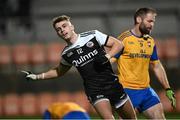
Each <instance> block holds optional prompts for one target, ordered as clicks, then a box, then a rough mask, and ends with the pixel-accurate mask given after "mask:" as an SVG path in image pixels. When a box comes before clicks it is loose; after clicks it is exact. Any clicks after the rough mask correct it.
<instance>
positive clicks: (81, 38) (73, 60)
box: [26, 15, 136, 119]
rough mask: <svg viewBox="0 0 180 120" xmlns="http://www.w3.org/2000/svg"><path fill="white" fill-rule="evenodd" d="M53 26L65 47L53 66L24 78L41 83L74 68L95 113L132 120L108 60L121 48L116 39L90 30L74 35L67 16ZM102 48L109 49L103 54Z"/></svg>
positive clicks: (128, 106)
mask: <svg viewBox="0 0 180 120" xmlns="http://www.w3.org/2000/svg"><path fill="white" fill-rule="evenodd" d="M53 27H54V29H55V30H56V32H57V34H58V35H59V37H61V38H62V39H64V40H65V41H66V43H67V46H66V47H65V48H64V50H63V51H62V54H61V56H62V57H61V60H60V63H59V65H58V66H57V67H55V68H53V69H50V70H49V71H47V72H44V73H41V74H32V73H29V72H26V73H27V76H26V78H27V79H32V80H44V79H48V78H54V77H60V76H62V75H64V74H65V73H66V72H67V71H68V70H69V69H70V68H71V67H72V66H75V67H76V68H77V70H78V71H79V73H80V75H81V76H82V78H83V80H84V88H85V93H86V95H87V97H88V99H89V101H90V102H91V104H92V105H93V106H94V108H95V110H96V111H97V113H99V115H100V116H101V117H102V118H104V119H114V116H113V113H112V109H115V110H116V111H117V113H118V114H119V116H121V117H122V118H129V119H135V118H136V115H135V111H134V109H133V107H132V104H131V101H130V99H129V97H128V96H127V94H126V93H125V92H124V90H123V88H122V85H121V84H120V83H119V80H118V77H117V76H116V75H115V74H114V72H113V70H112V67H111V64H110V62H109V59H110V58H111V57H112V56H114V55H115V54H117V53H118V52H119V51H121V50H122V49H123V45H122V42H121V41H119V40H118V39H116V38H114V37H112V36H108V35H106V34H103V33H101V32H99V31H97V30H92V31H88V32H84V33H80V34H77V33H76V32H75V31H74V26H73V25H72V23H71V22H70V17H68V16H66V15H62V16H59V17H57V18H55V19H54V20H53ZM104 46H107V47H109V48H110V50H109V51H108V53H106V52H105V50H104Z"/></svg>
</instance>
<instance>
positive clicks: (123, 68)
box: [115, 31, 158, 89]
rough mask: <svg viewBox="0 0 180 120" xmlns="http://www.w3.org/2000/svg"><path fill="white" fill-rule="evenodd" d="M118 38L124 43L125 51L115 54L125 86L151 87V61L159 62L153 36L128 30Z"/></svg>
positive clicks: (136, 87)
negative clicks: (144, 36)
mask: <svg viewBox="0 0 180 120" xmlns="http://www.w3.org/2000/svg"><path fill="white" fill-rule="evenodd" d="M118 39H119V40H121V41H122V42H123V44H124V50H123V52H121V53H118V54H117V55H116V56H115V58H116V59H117V62H118V71H119V75H118V77H119V80H120V82H121V83H122V85H123V87H124V88H130V89H143V88H147V87H149V86H150V77H149V72H148V69H149V63H150V62H158V56H157V52H156V45H155V42H154V40H153V38H152V37H150V36H146V38H143V37H138V36H136V35H134V34H133V33H132V32H131V31H126V32H124V33H122V34H121V35H120V36H119V37H118Z"/></svg>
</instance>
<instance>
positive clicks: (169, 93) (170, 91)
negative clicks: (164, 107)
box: [166, 88, 176, 108]
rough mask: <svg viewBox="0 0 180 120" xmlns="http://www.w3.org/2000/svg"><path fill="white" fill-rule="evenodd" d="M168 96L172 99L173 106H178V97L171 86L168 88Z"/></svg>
mask: <svg viewBox="0 0 180 120" xmlns="http://www.w3.org/2000/svg"><path fill="white" fill-rule="evenodd" d="M166 96H167V97H168V99H169V100H170V101H171V105H172V107H173V108H176V97H175V94H174V92H173V90H172V89H171V88H168V89H166Z"/></svg>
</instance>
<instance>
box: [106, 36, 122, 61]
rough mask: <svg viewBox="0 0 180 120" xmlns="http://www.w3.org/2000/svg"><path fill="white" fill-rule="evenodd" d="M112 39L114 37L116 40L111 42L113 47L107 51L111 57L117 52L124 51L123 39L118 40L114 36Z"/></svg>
mask: <svg viewBox="0 0 180 120" xmlns="http://www.w3.org/2000/svg"><path fill="white" fill-rule="evenodd" d="M110 39H114V42H113V43H112V44H111V49H110V50H109V51H108V52H107V54H108V55H109V56H110V58H111V57H113V56H115V55H116V54H117V53H119V52H120V51H122V49H123V44H122V42H121V41H119V40H116V39H115V38H113V37H110Z"/></svg>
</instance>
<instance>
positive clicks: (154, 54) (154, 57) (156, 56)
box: [151, 45, 159, 61]
mask: <svg viewBox="0 0 180 120" xmlns="http://www.w3.org/2000/svg"><path fill="white" fill-rule="evenodd" d="M158 59H159V58H158V55H157V50H156V45H155V46H154V48H153V53H152V55H151V61H155V60H158Z"/></svg>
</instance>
